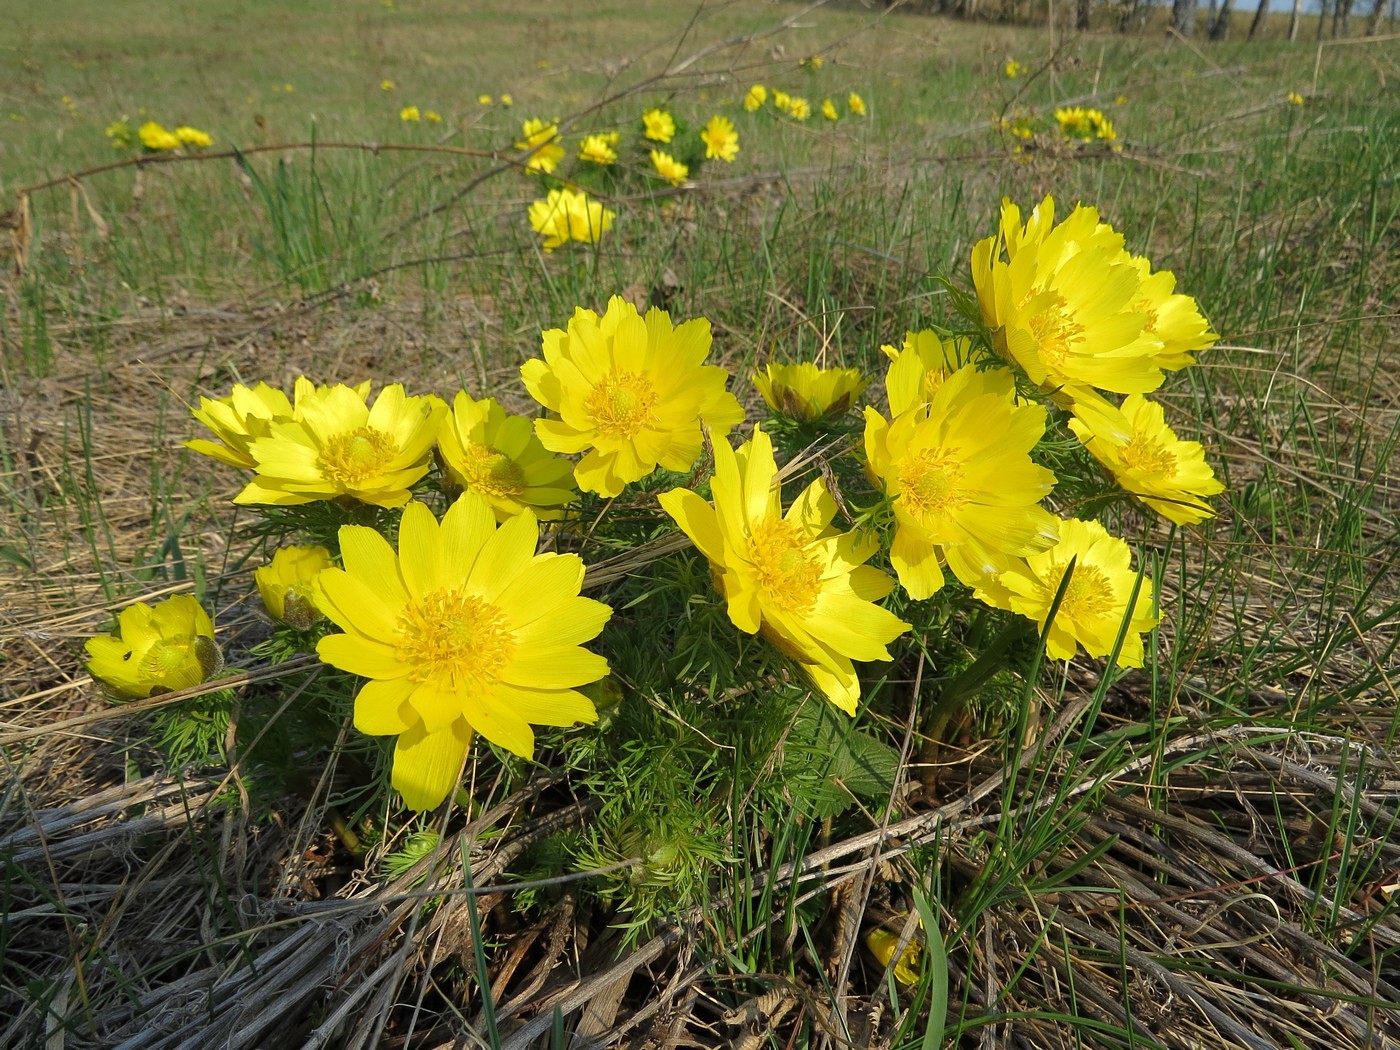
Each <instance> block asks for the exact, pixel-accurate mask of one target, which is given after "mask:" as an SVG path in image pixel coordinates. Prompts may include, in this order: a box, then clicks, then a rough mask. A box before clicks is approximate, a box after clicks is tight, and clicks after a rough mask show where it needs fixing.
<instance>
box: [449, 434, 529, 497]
mask: <svg viewBox="0 0 1400 1050" xmlns="http://www.w3.org/2000/svg"><path fill="white" fill-rule="evenodd" d="M463 451H464V452H465V455H464V456H463V462H462V464H461V471H462V479H463V480H464V481H465V482H466V487H467V488H469V489H474V490H475V491H477V492H480V493H481V494H482V495H484V496H495V497H497V498H514V497H516V496H519V495H520V493H522V492H523V491H525V471H523V470H522V469H521V468H520V464H519V463H517V462H515V460H513V459H511V458H510V457H509V456H507V455H506V454H505V453H504V452H498V451H497V450H496V449H494V448H492V447H491V446H490V445H468V446H467V447H466V448H465V449H464V450H463Z"/></svg>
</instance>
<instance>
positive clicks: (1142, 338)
mask: <svg viewBox="0 0 1400 1050" xmlns="http://www.w3.org/2000/svg"><path fill="white" fill-rule="evenodd" d="M1054 217H1055V202H1054V200H1053V198H1050V197H1046V198H1045V200H1044V201H1042V202H1041V204H1040V205H1039V206H1038V207H1037V208H1036V209H1035V210H1034V211H1033V212H1032V213H1031V217H1030V218H1029V219H1028V220H1027V222H1026V224H1025V226H1024V228H1023V227H1022V226H1021V223H1020V209H1018V208H1017V207H1016V206H1015V205H1014V204H1012V203H1011V202H1010V201H1003V202H1002V220H1001V232H1000V234H999V235H998V236H996V237H988V238H986V239H985V240H983V241H980V242H979V243H978V244H977V245H976V246H975V247H974V248H973V250H972V283H973V285H974V287H975V288H976V289H977V299H978V303H979V305H980V307H981V312H982V320H983V322H984V323H985V324H986V325H987V326H988V327H989V328H991V329H992V330H993V342H994V343H995V345H996V348H997V352H998V353H1000V354H1001V355H1002V356H1003V357H1005V358H1006V359H1007V360H1010V361H1014V362H1015V363H1016V364H1018V365H1019V366H1020V367H1021V368H1022V369H1023V370H1024V371H1025V373H1026V375H1027V376H1029V377H1030V380H1031V382H1033V383H1035V384H1037V385H1039V386H1041V387H1042V388H1044V389H1046V390H1054V389H1057V388H1059V387H1062V386H1065V385H1066V384H1075V383H1082V384H1084V385H1088V386H1095V387H1098V388H1099V389H1101V390H1112V391H1116V392H1117V393H1122V394H1133V393H1138V394H1140V393H1146V392H1147V391H1149V390H1155V389H1156V388H1157V387H1158V386H1160V385H1161V382H1162V371H1161V368H1160V366H1159V364H1158V360H1157V358H1158V355H1159V353H1160V352H1161V349H1162V343H1161V341H1160V340H1159V339H1157V338H1155V337H1154V336H1153V335H1152V333H1151V332H1150V331H1145V330H1144V329H1145V328H1146V326H1147V323H1148V320H1149V319H1148V317H1147V316H1146V315H1145V314H1141V313H1137V312H1135V310H1134V309H1133V304H1134V303H1135V302H1136V301H1137V299H1138V296H1139V294H1140V285H1141V279H1140V275H1139V271H1138V269H1137V268H1136V267H1135V266H1134V265H1133V263H1132V261H1131V259H1130V257H1129V256H1128V255H1127V253H1126V252H1124V251H1123V239H1122V237H1121V235H1119V234H1117V233H1115V232H1114V231H1113V229H1112V227H1110V226H1107V225H1105V224H1103V223H1100V222H1099V221H1098V212H1097V211H1095V210H1094V209H1093V208H1086V207H1084V206H1083V205H1080V206H1079V207H1078V208H1076V209H1075V210H1074V212H1073V213H1071V214H1070V216H1069V218H1067V219H1066V220H1065V221H1064V222H1062V223H1060V224H1059V225H1058V226H1055V225H1054ZM1003 249H1004V250H1005V252H1006V255H1007V260H1006V261H1002V259H1001V258H1000V257H999V256H1000V255H1001V252H1002V250H1003Z"/></svg>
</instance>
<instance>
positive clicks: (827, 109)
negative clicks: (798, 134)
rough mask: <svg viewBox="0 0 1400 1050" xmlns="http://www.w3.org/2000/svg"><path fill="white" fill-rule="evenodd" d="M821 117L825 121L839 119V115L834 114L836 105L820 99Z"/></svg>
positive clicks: (827, 99) (829, 100)
mask: <svg viewBox="0 0 1400 1050" xmlns="http://www.w3.org/2000/svg"><path fill="white" fill-rule="evenodd" d="M822 116H824V117H825V118H826V119H827V120H840V119H841V114H840V113H838V112H836V103H835V102H833V101H831V99H829V98H824V99H822Z"/></svg>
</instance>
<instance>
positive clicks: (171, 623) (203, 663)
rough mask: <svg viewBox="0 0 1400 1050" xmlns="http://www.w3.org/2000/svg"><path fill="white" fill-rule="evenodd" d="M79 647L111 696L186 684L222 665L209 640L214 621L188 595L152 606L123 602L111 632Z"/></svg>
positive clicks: (203, 678)
mask: <svg viewBox="0 0 1400 1050" xmlns="http://www.w3.org/2000/svg"><path fill="white" fill-rule="evenodd" d="M84 648H85V649H86V650H87V654H88V665H87V669H88V672H89V673H90V674H91V675H92V676H93V677H94V678H96V679H98V680H99V681H100V682H102V684H103V685H105V686H106V687H107V689H108V690H109V691H110V692H111V693H112V694H113V695H114V696H121V697H129V698H132V699H137V700H140V699H143V698H145V697H148V696H152V695H154V694H155V693H168V692H173V691H175V690H178V689H189V688H191V687H192V686H196V685H199V684H200V683H201V682H205V681H208V680H209V679H210V678H212V677H213V676H214V675H216V674H218V673H219V671H220V670H221V669H222V668H223V666H224V655H223V653H222V652H220V651H219V646H218V644H217V643H215V641H214V622H213V621H212V620H211V619H209V614H208V613H207V612H205V611H204V606H202V605H200V604H199V602H198V601H196V600H195V599H194V598H192V597H190V596H189V595H188V594H177V595H175V597H173V598H167V599H166V600H165V601H163V602H157V603H156V604H155V605H154V606H150V605H147V604H146V603H145V602H137V603H136V604H134V605H128V606H127V607H126V608H125V609H123V610H122V611H121V615H120V616H119V617H118V618H117V633H116V634H115V635H111V634H102V635H98V636H97V637H95V638H89V639H88V640H87V642H86V644H85V645H84Z"/></svg>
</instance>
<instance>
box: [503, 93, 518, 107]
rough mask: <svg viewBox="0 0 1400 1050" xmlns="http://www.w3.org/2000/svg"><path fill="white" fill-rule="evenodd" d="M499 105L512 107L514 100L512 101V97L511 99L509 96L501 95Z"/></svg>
mask: <svg viewBox="0 0 1400 1050" xmlns="http://www.w3.org/2000/svg"><path fill="white" fill-rule="evenodd" d="M501 105H503V106H513V105H515V99H514V98H513V97H511V96H510V95H502V96H501Z"/></svg>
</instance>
